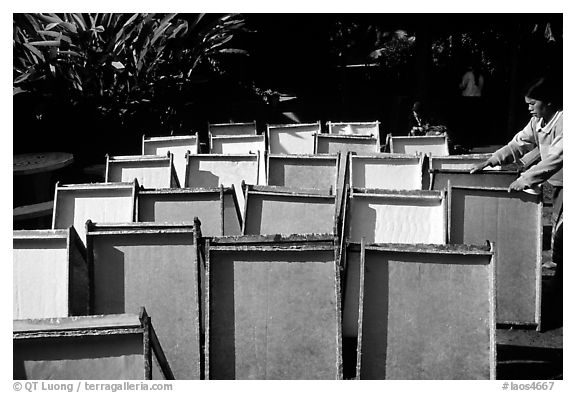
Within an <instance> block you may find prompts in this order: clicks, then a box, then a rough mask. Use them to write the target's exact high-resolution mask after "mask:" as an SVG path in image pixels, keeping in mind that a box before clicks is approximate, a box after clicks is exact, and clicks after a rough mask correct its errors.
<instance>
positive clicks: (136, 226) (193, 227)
mask: <svg viewBox="0 0 576 393" xmlns="http://www.w3.org/2000/svg"><path fill="white" fill-rule="evenodd" d="M183 233H184V234H186V233H188V234H190V235H191V236H192V239H193V244H194V245H196V248H197V251H198V256H197V258H198V261H197V265H198V268H197V272H196V273H197V274H196V280H197V291H198V293H197V294H196V296H197V298H198V313H199V315H198V323H199V326H198V334H199V337H198V339H199V345H200V348H199V350H200V376H202V375H203V369H202V367H204V362H203V356H204V352H203V351H202V347H201V345H202V336H203V335H204V323H203V321H204V314H203V310H202V303H203V301H202V299H203V297H204V296H203V288H202V283H203V282H204V279H203V277H202V273H201V268H200V264H201V263H202V260H203V258H204V255H203V250H202V248H203V244H202V241H201V238H202V232H201V228H200V220H199V219H198V218H197V217H196V218H195V219H194V222H193V223H191V224H181V223H176V224H162V223H154V222H134V223H113V224H95V223H93V222H92V221H90V220H88V221H87V222H86V249H87V250H88V252H87V261H88V267H89V275H90V310H94V296H95V294H94V284H93V283H94V252H93V250H94V246H93V237H94V236H109V235H141V234H147V235H150V234H151V235H161V234H183ZM90 251H91V252H90Z"/></svg>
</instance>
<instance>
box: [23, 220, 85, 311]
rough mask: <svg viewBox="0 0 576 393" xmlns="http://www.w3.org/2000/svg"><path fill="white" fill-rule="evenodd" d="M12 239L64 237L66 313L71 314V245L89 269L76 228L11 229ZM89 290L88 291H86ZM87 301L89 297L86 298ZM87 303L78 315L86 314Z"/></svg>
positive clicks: (72, 307) (83, 247) (72, 298)
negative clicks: (66, 290) (66, 280)
mask: <svg viewBox="0 0 576 393" xmlns="http://www.w3.org/2000/svg"><path fill="white" fill-rule="evenodd" d="M12 236H13V240H39V241H42V240H50V239H66V260H67V261H68V313H69V315H71V314H72V310H73V309H74V308H75V307H74V306H73V303H74V301H73V300H74V296H73V295H74V292H73V291H71V289H72V288H73V285H74V283H73V278H72V277H73V276H74V275H73V266H72V264H71V263H70V261H72V258H71V255H70V250H71V249H72V247H74V248H76V250H78V252H79V253H80V256H81V257H82V259H83V260H84V263H86V267H87V268H88V271H89V265H88V258H87V251H86V247H85V246H84V243H83V242H82V240H81V239H80V236H78V233H77V232H76V229H74V227H73V226H69V227H68V229H33V230H28V229H26V230H16V231H13V235H12ZM88 292H89V291H88ZM88 301H89V298H88ZM88 314H89V305H88V304H87V305H86V307H85V310H84V311H83V312H82V313H81V314H78V315H88Z"/></svg>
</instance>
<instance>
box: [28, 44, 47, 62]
mask: <svg viewBox="0 0 576 393" xmlns="http://www.w3.org/2000/svg"><path fill="white" fill-rule="evenodd" d="M24 46H25V47H26V48H28V49H29V50H30V52H32V53H33V54H34V55H35V56H36V57H38V58H39V59H41V60H44V55H43V54H42V52H40V50H38V49H36V48H35V47H34V46H32V45H31V44H30V43H26V44H24Z"/></svg>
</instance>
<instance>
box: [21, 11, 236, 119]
mask: <svg viewBox="0 0 576 393" xmlns="http://www.w3.org/2000/svg"><path fill="white" fill-rule="evenodd" d="M13 28H14V31H13V53H14V57H13V58H14V63H13V70H14V73H13V93H14V94H22V93H25V92H28V93H33V94H37V95H39V96H42V97H45V98H49V99H57V100H62V101H68V103H70V104H72V105H74V104H78V103H82V102H83V103H86V102H89V103H90V105H97V106H98V108H99V109H100V110H101V111H102V113H103V114H115V115H118V116H119V117H120V118H122V117H125V116H127V115H130V114H134V112H135V111H137V110H138V108H139V107H141V106H142V105H141V104H143V103H144V104H145V103H147V102H152V101H154V100H156V98H157V96H158V90H159V89H160V90H162V89H163V90H168V91H171V92H172V93H175V92H178V91H182V90H183V89H184V88H187V89H189V88H190V85H191V84H194V81H196V80H197V79H198V78H197V75H196V74H197V73H199V72H200V71H201V72H202V73H210V72H213V73H223V72H225V70H223V69H222V67H221V66H220V64H221V59H222V58H223V56H228V55H230V54H246V52H244V51H242V50H240V49H235V48H232V47H231V45H230V41H231V40H232V39H233V38H234V36H235V35H236V34H237V33H239V32H242V31H245V27H244V20H243V18H242V17H241V16H240V15H216V14H184V15H180V14H144V13H139V14H112V13H101V14H82V13H64V14H14V17H13ZM172 95H174V94H172ZM169 96H170V94H164V95H163V97H169ZM158 104H159V105H158V109H159V110H160V111H161V112H162V113H163V114H167V113H168V114H169V113H171V112H173V111H174V108H170V105H171V104H170V102H166V101H165V100H164V101H163V102H161V103H158ZM167 106H168V107H167Z"/></svg>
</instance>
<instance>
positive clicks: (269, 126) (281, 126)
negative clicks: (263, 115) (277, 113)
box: [266, 120, 322, 154]
mask: <svg viewBox="0 0 576 393" xmlns="http://www.w3.org/2000/svg"><path fill="white" fill-rule="evenodd" d="M314 126H317V127H318V130H317V131H316V130H314V131H311V132H312V134H313V135H316V134H320V133H322V123H321V122H320V120H318V121H317V122H315V123H295V124H266V151H267V152H268V154H277V153H272V150H271V149H270V130H271V129H280V130H290V129H293V128H303V127H314ZM312 151H313V152H314V153H316V137H314V147H313V149H312ZM314 153H311V154H314Z"/></svg>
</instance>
